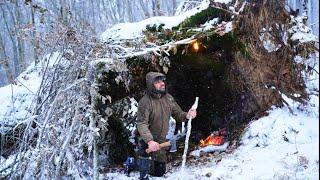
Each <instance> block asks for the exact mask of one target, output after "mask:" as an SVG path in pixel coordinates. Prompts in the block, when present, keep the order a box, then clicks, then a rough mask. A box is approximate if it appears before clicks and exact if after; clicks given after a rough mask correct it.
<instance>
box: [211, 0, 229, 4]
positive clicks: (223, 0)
mask: <svg viewBox="0 0 320 180" xmlns="http://www.w3.org/2000/svg"><path fill="white" fill-rule="evenodd" d="M214 2H217V3H223V4H228V3H231V2H232V0H214Z"/></svg>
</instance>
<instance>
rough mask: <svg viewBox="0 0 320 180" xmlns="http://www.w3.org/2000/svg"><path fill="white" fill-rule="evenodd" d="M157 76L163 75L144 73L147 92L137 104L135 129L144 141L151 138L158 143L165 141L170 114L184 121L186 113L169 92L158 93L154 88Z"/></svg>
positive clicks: (161, 75)
mask: <svg viewBox="0 0 320 180" xmlns="http://www.w3.org/2000/svg"><path fill="white" fill-rule="evenodd" d="M159 77H165V75H163V74H162V73H158V72H150V73H148V74H147V75H146V84H147V93H146V94H145V95H144V96H143V97H142V98H141V100H140V101H139V104H138V113H137V129H138V132H139V134H140V137H141V138H142V139H143V140H144V141H145V142H146V143H148V142H149V141H151V140H154V141H156V142H158V143H163V142H165V141H167V140H166V135H167V133H168V130H169V119H170V116H173V118H175V119H176V120H178V121H185V119H186V115H187V113H186V112H184V111H182V110H181V108H180V106H179V105H178V104H177V103H176V101H175V100H174V98H173V97H172V96H171V95H170V94H169V93H159V92H157V91H156V90H155V88H154V86H153V82H154V81H155V80H156V79H157V78H159Z"/></svg>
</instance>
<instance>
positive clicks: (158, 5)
mask: <svg viewBox="0 0 320 180" xmlns="http://www.w3.org/2000/svg"><path fill="white" fill-rule="evenodd" d="M156 11H157V16H163V13H162V12H161V2H160V0H156Z"/></svg>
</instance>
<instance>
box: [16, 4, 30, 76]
mask: <svg viewBox="0 0 320 180" xmlns="http://www.w3.org/2000/svg"><path fill="white" fill-rule="evenodd" d="M15 6H16V7H15V15H16V19H15V21H14V22H15V27H16V28H15V30H16V35H17V40H18V53H19V66H20V71H23V70H24V69H25V68H26V66H27V65H26V62H25V52H24V50H25V47H24V46H25V42H24V34H23V33H22V32H21V28H22V24H23V22H22V18H21V9H20V4H19V1H18V0H16V1H15ZM19 73H20V72H19Z"/></svg>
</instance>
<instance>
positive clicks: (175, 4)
mask: <svg viewBox="0 0 320 180" xmlns="http://www.w3.org/2000/svg"><path fill="white" fill-rule="evenodd" d="M176 8H177V0H172V9H171V15H172V16H173V15H174V13H175V12H176Z"/></svg>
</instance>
